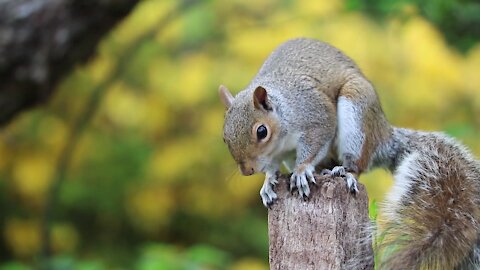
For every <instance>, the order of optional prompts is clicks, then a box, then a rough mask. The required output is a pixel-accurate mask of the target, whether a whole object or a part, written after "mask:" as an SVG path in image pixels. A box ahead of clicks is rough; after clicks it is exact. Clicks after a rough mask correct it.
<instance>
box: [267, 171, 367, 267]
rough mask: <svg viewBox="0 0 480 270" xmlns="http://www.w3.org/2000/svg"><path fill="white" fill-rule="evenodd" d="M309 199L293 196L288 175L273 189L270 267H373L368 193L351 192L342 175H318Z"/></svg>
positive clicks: (295, 194) (269, 227)
mask: <svg viewBox="0 0 480 270" xmlns="http://www.w3.org/2000/svg"><path fill="white" fill-rule="evenodd" d="M316 179H317V182H318V185H317V186H311V194H310V198H309V200H307V201H304V200H301V199H300V198H299V197H298V193H296V192H295V193H294V195H292V194H290V192H289V190H288V187H287V179H286V177H285V176H283V177H281V179H280V181H279V184H278V185H277V186H276V187H275V191H276V193H277V195H278V199H277V201H276V202H275V203H274V205H273V206H272V208H271V209H270V210H269V211H268V233H269V242H270V250H269V255H270V269H302V270H306V269H373V264H374V263H373V250H372V245H371V238H370V237H369V235H370V232H369V225H370V221H369V218H368V197H367V193H366V190H365V187H364V186H363V185H361V184H359V186H358V188H359V191H360V192H359V193H358V194H357V195H352V194H350V193H349V192H347V187H346V185H345V180H344V179H342V178H339V177H337V178H331V177H321V176H318V175H316Z"/></svg>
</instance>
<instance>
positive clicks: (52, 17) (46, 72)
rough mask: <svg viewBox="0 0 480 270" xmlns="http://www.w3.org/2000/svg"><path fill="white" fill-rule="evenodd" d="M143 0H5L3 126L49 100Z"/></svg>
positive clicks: (0, 17) (0, 55) (0, 80)
mask: <svg viewBox="0 0 480 270" xmlns="http://www.w3.org/2000/svg"><path fill="white" fill-rule="evenodd" d="M137 2H138V0H100V1H98V0H95V1H94V0H1V1H0V126H1V125H4V124H5V123H7V122H8V121H9V120H10V119H11V118H12V117H13V116H15V115H16V114H17V113H19V112H20V111H22V110H25V109H27V108H30V107H32V106H34V105H36V104H39V103H42V102H45V101H46V100H48V98H49V97H50V96H51V94H52V93H53V91H54V89H55V86H56V85H57V83H58V82H59V81H60V80H61V79H62V78H63V77H65V76H66V75H67V74H68V73H69V72H70V71H71V70H72V68H73V67H75V65H76V64H78V63H81V62H84V61H86V60H87V59H88V58H89V57H90V56H91V55H92V54H93V53H94V51H95V48H96V45H97V44H98V42H99V41H100V40H101V38H102V37H103V36H104V35H105V34H106V33H107V32H108V31H109V30H110V29H111V28H112V27H113V26H115V24H116V23H117V22H118V21H119V20H120V19H122V18H123V17H124V16H125V15H127V14H128V13H129V11H130V10H132V9H133V7H134V6H135V4H136V3H137Z"/></svg>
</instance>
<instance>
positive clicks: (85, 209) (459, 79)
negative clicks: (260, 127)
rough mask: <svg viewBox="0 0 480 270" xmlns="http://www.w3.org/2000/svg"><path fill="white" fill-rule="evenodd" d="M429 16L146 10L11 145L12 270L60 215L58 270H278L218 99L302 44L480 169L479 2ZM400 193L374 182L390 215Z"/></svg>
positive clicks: (315, 9)
mask: <svg viewBox="0 0 480 270" xmlns="http://www.w3.org/2000/svg"><path fill="white" fill-rule="evenodd" d="M181 3H183V4H181ZM422 3H424V1H419V0H410V1H387V0H337V1H307V0H301V1H293V0H283V1H273V0H255V1H254V0H233V1H221V0H210V1H188V2H181V1H173V0H158V1H155V0H144V1H142V2H141V3H140V4H139V5H138V6H137V7H136V9H135V10H134V11H133V12H132V14H131V15H130V16H129V17H127V18H126V19H125V20H124V21H123V22H122V23H120V24H119V25H118V26H117V27H116V28H115V30H114V31H113V32H112V33H111V34H109V35H108V36H107V37H106V38H105V39H104V40H103V41H102V43H101V45H100V46H99V48H98V54H97V55H96V57H95V58H93V59H91V61H89V62H88V63H87V64H85V65H82V66H78V68H76V70H75V71H74V72H73V73H72V74H71V75H70V76H69V77H68V78H67V79H66V80H64V81H63V83H62V84H61V85H60V86H59V89H58V91H57V93H56V95H55V97H54V98H53V99H52V100H51V101H50V102H49V104H48V105H46V106H42V107H39V108H37V109H35V110H31V111H28V112H25V113H23V114H21V115H20V116H17V117H16V119H15V120H14V121H13V122H12V123H10V124H9V125H8V126H7V127H5V128H3V130H2V131H1V132H0V211H1V214H0V233H1V234H0V269H1V270H7V269H31V268H33V267H34V266H35V265H36V263H37V262H38V260H39V255H38V254H39V252H40V249H41V247H42V244H45V243H42V237H41V235H42V234H41V233H40V232H41V228H42V224H43V220H44V208H45V207H46V206H47V205H48V206H49V207H51V208H52V209H53V212H52V216H51V222H50V226H51V231H52V233H51V235H50V245H51V247H52V249H53V251H54V256H53V258H52V266H51V267H52V268H53V269H89V270H90V269H92V270H93V269H139V270H155V269H236V270H241V269H253V270H255V269H267V268H268V237H267V211H266V209H264V207H263V205H262V203H261V201H260V197H259V195H258V192H259V190H260V187H261V185H262V182H263V176H262V175H257V176H254V177H243V176H241V175H240V174H239V172H238V170H237V168H236V165H235V163H234V161H233V159H232V158H231V157H230V155H229V153H228V150H227V147H226V146H225V145H224V144H223V142H222V125H223V113H224V111H223V110H224V109H223V107H222V105H221V103H220V102H219V100H218V97H217V88H218V85H219V84H225V85H226V86H228V87H229V88H230V89H231V90H232V91H234V92H238V91H240V90H241V89H242V88H243V87H245V86H246V85H247V84H248V83H249V80H250V79H251V78H252V77H253V76H254V74H255V73H256V71H257V70H258V68H259V67H260V65H261V64H262V63H263V61H264V60H265V58H266V57H267V56H268V54H269V53H270V52H271V51H272V50H273V49H274V48H275V47H276V46H277V45H279V44H280V43H282V42H283V41H285V40H287V39H289V38H293V37H299V36H306V37H313V38H317V39H320V40H323V41H326V42H328V43H330V44H332V45H334V46H336V47H338V48H340V49H341V50H343V51H344V52H345V53H346V54H347V55H349V56H350V57H352V58H353V59H354V60H355V61H356V62H357V63H358V65H359V66H360V67H361V68H362V70H363V71H364V73H365V74H366V75H367V77H368V78H369V79H370V80H371V81H372V82H373V83H374V85H375V86H376V88H377V91H378V93H379V95H380V98H381V101H382V104H383V108H384V111H385V113H386V114H387V117H388V119H389V120H390V121H391V122H392V123H394V124H395V125H397V126H402V127H410V128H415V129H424V130H442V131H445V132H447V133H448V134H450V135H452V136H454V137H456V138H458V139H459V140H460V141H462V142H463V143H464V144H466V145H467V146H468V147H469V148H470V149H471V150H472V151H473V152H474V153H475V154H476V155H477V156H478V155H479V154H480V140H479V138H478V134H479V131H480V44H479V43H478V40H479V39H480V4H478V3H475V2H474V1H460V0H455V1H453V0H442V1H428V3H425V4H422ZM79 123H80V124H79ZM70 150H71V151H70ZM62 161H63V162H62ZM65 161H66V162H65ZM391 181H392V180H391V177H390V175H389V174H388V173H386V172H384V171H381V170H375V171H372V172H371V173H369V174H365V175H363V176H362V177H361V182H363V183H364V184H366V185H367V188H368V191H369V196H370V199H371V200H373V199H375V200H377V201H381V200H382V198H383V197H384V195H385V193H386V192H387V190H388V188H389V186H390V185H391ZM52 187H53V188H52ZM56 188H58V192H57V191H56V190H55V189H56ZM52 190H53V191H52ZM52 192H53V193H52ZM52 194H53V197H52ZM56 195H58V196H56ZM55 198H56V199H55Z"/></svg>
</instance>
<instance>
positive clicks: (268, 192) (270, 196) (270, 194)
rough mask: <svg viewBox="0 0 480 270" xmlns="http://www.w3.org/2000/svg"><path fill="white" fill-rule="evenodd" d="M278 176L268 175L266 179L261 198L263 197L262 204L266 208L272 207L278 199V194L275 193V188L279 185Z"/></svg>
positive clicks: (261, 190)
mask: <svg viewBox="0 0 480 270" xmlns="http://www.w3.org/2000/svg"><path fill="white" fill-rule="evenodd" d="M277 183H278V181H277V176H276V175H268V174H267V176H266V177H265V182H263V186H262V188H261V189H260V197H262V202H263V205H265V207H270V205H272V204H273V202H274V201H275V199H277V194H276V193H275V191H273V187H274V186H275V184H277Z"/></svg>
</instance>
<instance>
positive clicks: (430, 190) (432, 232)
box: [377, 147, 480, 270]
mask: <svg viewBox="0 0 480 270" xmlns="http://www.w3.org/2000/svg"><path fill="white" fill-rule="evenodd" d="M446 148H447V147H446ZM437 150H438V149H437ZM441 150H444V151H443V153H439V152H438V151H441ZM447 150H448V149H440V150H438V151H435V152H433V151H430V152H428V153H421V152H420V153H418V152H415V153H411V154H409V156H407V157H406V158H405V159H404V160H403V161H402V164H400V166H399V167H398V168H397V171H396V173H395V185H394V188H393V189H392V193H391V194H390V196H389V198H388V199H387V202H386V203H385V205H384V206H383V208H384V209H385V211H388V212H387V213H386V214H385V217H384V220H383V222H382V220H380V221H379V225H378V226H379V228H380V234H379V236H378V237H377V238H378V239H377V241H378V244H377V248H378V249H377V267H378V269H382V270H383V269H392V270H393V269H395V270H398V269H408V270H411V269H422V270H423V269H442V270H443V269H445V270H448V269H480V268H478V266H479V254H480V253H479V251H480V249H478V247H477V245H479V242H478V236H479V232H480V224H479V222H480V209H479V207H480V203H479V197H480V188H479V182H480V172H479V169H478V166H477V165H478V164H476V163H475V162H471V160H468V159H467V160H465V159H463V157H462V156H460V157H459V156H458V155H449V151H447ZM432 152H433V153H432Z"/></svg>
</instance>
